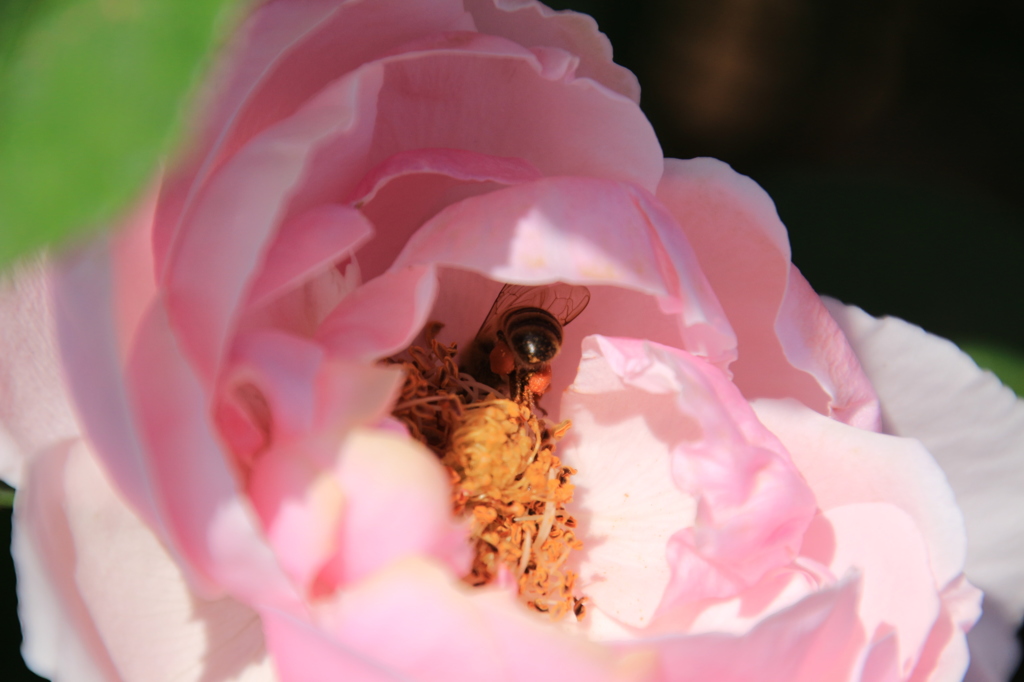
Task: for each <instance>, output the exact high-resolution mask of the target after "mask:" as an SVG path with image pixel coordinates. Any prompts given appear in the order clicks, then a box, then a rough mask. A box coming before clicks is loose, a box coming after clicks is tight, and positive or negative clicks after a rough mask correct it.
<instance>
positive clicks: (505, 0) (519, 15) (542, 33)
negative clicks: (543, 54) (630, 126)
mask: <svg viewBox="0 0 1024 682" xmlns="http://www.w3.org/2000/svg"><path fill="white" fill-rule="evenodd" d="M465 5H466V8H467V9H468V10H469V11H470V12H471V13H472V15H473V21H474V22H475V23H476V27H477V30H479V31H483V32H484V33H491V34H493V35H500V36H503V37H505V38H509V39H510V40H514V41H516V42H517V43H519V44H520V45H523V46H525V47H535V46H539V45H544V46H551V47H558V48H561V49H563V50H566V51H568V52H570V53H571V54H574V55H578V57H579V59H580V65H579V68H578V69H577V71H576V73H577V75H578V76H580V77H583V78H593V79H594V80H596V81H597V82H599V83H601V84H602V85H604V86H605V87H607V88H609V89H610V90H614V91H615V92H617V93H619V94H621V95H622V96H624V97H628V98H629V99H631V100H633V101H634V102H636V103H638V104H639V102H640V84H639V83H638V82H637V80H636V76H634V75H633V73H632V72H631V71H629V70H628V69H624V68H622V67H621V66H619V65H618V64H615V63H614V62H612V46H611V43H610V42H609V41H608V38H607V37H606V36H605V35H604V34H603V33H601V32H600V31H598V30H597V22H596V21H594V20H593V19H592V18H591V17H590V16H588V15H586V14H579V13H576V12H555V11H553V10H551V9H550V8H549V7H546V6H545V5H542V4H541V3H539V2H534V1H533V0H467V1H466V2H465Z"/></svg>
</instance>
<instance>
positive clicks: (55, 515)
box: [11, 441, 117, 682]
mask: <svg viewBox="0 0 1024 682" xmlns="http://www.w3.org/2000/svg"><path fill="white" fill-rule="evenodd" d="M76 448H79V449H81V448H82V446H81V444H80V443H77V442H76V441H67V442H65V443H61V444H60V445H58V446H56V447H53V448H51V449H50V450H48V451H47V452H44V453H40V454H39V456H38V457H35V458H34V459H33V460H32V461H31V462H30V463H29V466H28V467H27V468H26V471H25V481H24V486H23V488H22V489H20V490H19V491H18V495H17V497H16V499H15V507H14V520H13V527H12V538H11V554H12V556H13V557H14V563H15V567H16V568H17V571H18V615H19V617H20V618H21V627H22V636H23V643H22V649H21V653H22V656H23V657H24V658H25V662H26V663H27V664H28V666H29V667H30V668H31V669H32V670H34V671H35V672H37V673H38V674H40V675H45V676H46V677H49V678H51V679H55V680H63V679H73V680H76V681H77V680H82V681H83V682H110V681H111V680H116V679H117V672H116V670H115V668H114V664H113V662H112V661H111V659H110V654H109V652H108V651H107V647H106V646H105V644H104V643H103V640H102V639H101V637H100V634H99V632H98V631H97V629H96V624H95V623H94V622H93V619H92V615H91V614H90V613H89V609H88V607H87V606H86V604H85V602H84V601H83V599H82V594H81V592H80V591H79V587H78V585H77V584H76V582H75V565H76V562H77V554H78V550H77V548H76V546H75V541H74V539H73V537H72V535H71V529H70V527H69V523H68V517H67V509H66V508H65V504H64V503H65V491H64V469H65V467H66V465H67V461H68V458H69V453H71V452H72V451H73V450H74V449H76Z"/></svg>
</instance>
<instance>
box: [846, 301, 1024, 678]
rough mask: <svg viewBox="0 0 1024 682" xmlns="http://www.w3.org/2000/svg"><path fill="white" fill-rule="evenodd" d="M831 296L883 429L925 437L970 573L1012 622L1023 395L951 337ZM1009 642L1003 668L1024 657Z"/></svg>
mask: <svg viewBox="0 0 1024 682" xmlns="http://www.w3.org/2000/svg"><path fill="white" fill-rule="evenodd" d="M827 304H828V307H829V311H830V312H831V313H832V315H833V316H834V317H835V319H836V321H837V322H838V323H839V326H840V327H842V329H843V331H844V333H845V334H846V335H847V337H849V339H850V343H851V345H852V346H853V348H854V350H855V351H856V353H857V355H858V357H859V358H860V360H861V363H862V364H863V365H864V370H865V372H867V374H868V376H869V377H870V378H871V381H872V383H873V384H874V385H875V387H876V390H877V391H878V395H879V397H880V398H881V401H882V406H883V425H884V428H885V430H886V431H888V432H890V433H895V434H898V435H902V436H908V437H912V438H918V439H920V440H921V441H922V442H923V443H924V444H925V446H926V447H927V448H928V450H929V452H931V453H932V455H934V456H935V459H936V460H938V463H939V465H941V466H942V469H943V470H944V471H945V472H946V475H947V476H948V478H949V484H950V485H951V486H952V487H953V491H954V492H955V494H956V502H957V504H958V505H959V506H960V508H961V509H962V510H963V515H964V520H965V523H966V526H967V564H966V568H965V572H966V573H967V576H968V578H970V580H971V582H973V583H975V584H977V585H978V586H979V587H981V588H982V589H983V590H985V593H986V595H985V608H986V610H987V611H988V610H993V611H996V612H999V613H1001V614H1004V615H1003V617H1004V619H1005V622H1006V624H1007V625H1008V626H1009V627H1011V628H1013V629H1014V630H1015V629H1016V627H1017V624H1018V623H1019V622H1020V619H1021V617H1022V616H1024V579H1022V575H1021V569H1020V565H1021V563H1020V559H1021V557H1022V556H1024V537H1022V535H1021V533H1020V531H1019V529H1020V527H1021V525H1022V524H1024V510H1022V508H1021V505H1020V503H1019V499H1018V498H1019V491H1020V490H1021V488H1022V487H1024V466H1021V457H1020V455H1021V453H1022V452H1024V403H1022V401H1020V400H1019V399H1017V398H1016V397H1015V396H1014V394H1013V392H1012V391H1010V390H1009V389H1008V388H1006V387H1004V386H1003V385H1001V384H1000V383H999V381H998V379H996V378H995V377H993V376H992V375H991V374H989V373H988V372H984V371H982V370H980V369H978V367H977V365H975V364H974V362H973V361H972V360H971V359H970V358H969V357H967V356H966V355H964V354H963V353H962V352H960V350H959V349H957V348H956V346H954V345H953V344H952V343H950V342H949V341H946V340H945V339H940V338H938V337H936V336H932V335H930V334H927V333H926V332H924V331H923V330H921V329H920V328H919V327H916V326H914V325H911V324H908V323H906V322H904V321H902V320H898V319H896V318H882V319H877V320H876V319H874V318H872V317H871V316H869V315H868V314H866V313H864V312H863V311H862V310H860V309H858V308H854V307H851V306H844V305H842V304H841V303H839V302H837V301H827ZM1004 641H1006V643H1007V645H1008V646H1009V647H1010V648H1009V649H1008V650H1004V651H1002V652H993V655H994V657H995V660H996V661H999V662H998V663H996V662H994V661H993V660H992V659H990V660H988V661H986V663H985V664H984V665H994V666H997V667H998V668H1000V669H1001V670H1002V672H1001V673H1000V675H1001V676H1003V675H1008V674H1010V672H1012V669H1013V665H1014V664H1013V663H1012V661H1013V660H1015V659H1016V658H1018V657H1019V655H1020V654H1019V647H1018V645H1017V643H1016V642H1015V641H1013V640H1004ZM976 657H977V656H976ZM1007 661H1011V663H1010V664H1009V665H1007ZM972 669H973V667H972ZM977 674H979V675H980V674H982V673H980V672H979V673H977Z"/></svg>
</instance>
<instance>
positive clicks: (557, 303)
mask: <svg viewBox="0 0 1024 682" xmlns="http://www.w3.org/2000/svg"><path fill="white" fill-rule="evenodd" d="M537 288H538V289H540V288H543V289H546V290H547V291H546V292H545V293H546V296H547V297H548V299H549V300H548V301H547V303H546V305H541V306H538V307H540V308H544V309H545V310H547V311H548V312H549V313H551V314H552V315H554V316H555V319H557V320H558V321H559V322H561V323H562V326H565V325H567V324H569V323H570V322H572V321H573V320H575V319H576V318H577V317H578V316H579V314H580V313H582V312H583V310H584V309H585V308H586V307H587V304H588V303H590V289H588V288H586V287H584V286H578V285H573V284H565V283H564V282H556V283H554V284H550V285H548V286H546V287H537Z"/></svg>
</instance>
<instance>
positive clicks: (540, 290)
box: [476, 282, 590, 339]
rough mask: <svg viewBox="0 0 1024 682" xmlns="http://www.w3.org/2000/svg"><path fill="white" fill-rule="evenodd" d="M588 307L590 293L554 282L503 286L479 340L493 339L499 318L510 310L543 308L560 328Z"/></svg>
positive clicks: (485, 320) (488, 314)
mask: <svg viewBox="0 0 1024 682" xmlns="http://www.w3.org/2000/svg"><path fill="white" fill-rule="evenodd" d="M588 303H590V290H589V289H587V288H586V287H584V286H578V285H573V284H565V283H564V282H555V283H554V284H542V285H540V286H529V285H525V284H506V285H505V286H504V287H502V289H501V291H500V292H498V297H497V298H496V299H494V305H492V306H491V310H490V312H489V313H487V317H485V318H484V322H483V324H482V325H480V331H478V332H477V334H476V338H478V339H493V338H494V337H495V336H496V335H497V332H498V329H499V328H500V327H501V321H502V318H503V317H504V316H505V313H507V312H508V311H510V310H517V309H519V308H542V309H544V310H547V311H548V312H549V313H551V314H552V315H554V316H555V319H556V320H558V322H559V323H560V324H562V326H565V325H567V324H569V323H570V322H572V321H573V320H575V319H576V317H577V316H579V314H580V313H582V312H583V309H584V308H586V307H587V304H588Z"/></svg>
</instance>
